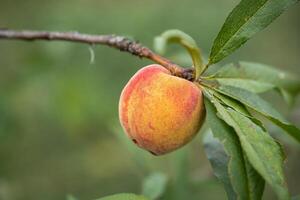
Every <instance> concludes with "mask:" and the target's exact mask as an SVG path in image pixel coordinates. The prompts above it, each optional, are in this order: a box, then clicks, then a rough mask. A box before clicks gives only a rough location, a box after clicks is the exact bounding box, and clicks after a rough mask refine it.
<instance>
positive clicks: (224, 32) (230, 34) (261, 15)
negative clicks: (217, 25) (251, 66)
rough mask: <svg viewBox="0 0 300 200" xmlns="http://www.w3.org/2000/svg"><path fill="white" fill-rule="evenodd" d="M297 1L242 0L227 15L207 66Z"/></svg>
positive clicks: (243, 41) (227, 53)
mask: <svg viewBox="0 0 300 200" xmlns="http://www.w3.org/2000/svg"><path fill="white" fill-rule="evenodd" d="M296 2H298V0H242V1H241V2H240V3H239V4H238V5H237V6H236V7H235V8H234V9H233V10H232V12H231V13H230V14H229V16H228V17H227V19H226V21H225V23H224V25H223V27H222V28H221V31H220V32H219V34H218V36H217V38H216V39H215V41H214V43H213V46H212V50H211V53H210V58H209V64H214V63H217V62H219V61H220V60H222V59H223V58H224V57H226V56H228V55H229V54H230V53H232V52H233V51H235V50H236V49H237V48H239V47H240V46H241V45H242V44H244V43H245V42H246V41H247V40H249V39H250V38H251V37H252V36H253V35H254V34H255V33H257V32H259V31H261V30H262V29H264V28H265V27H267V26H268V25H269V24H270V23H271V22H272V21H273V20H275V19H276V18H277V17H278V16H279V15H280V14H281V13H282V12H283V11H284V10H286V9H287V8H288V7H289V6H290V5H292V4H294V3H296Z"/></svg>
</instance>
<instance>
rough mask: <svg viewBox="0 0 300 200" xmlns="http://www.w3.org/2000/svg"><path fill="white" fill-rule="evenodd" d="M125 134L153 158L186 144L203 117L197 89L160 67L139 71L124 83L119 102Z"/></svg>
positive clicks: (194, 133) (196, 130)
mask: <svg viewBox="0 0 300 200" xmlns="http://www.w3.org/2000/svg"><path fill="white" fill-rule="evenodd" d="M119 117H120V121H121V124H122V126H123V128H124V130H125V132H126V134H127V135H128V136H129V138H131V140H132V141H133V142H134V143H136V144H137V145H138V146H139V147H141V148H143V149H146V150H147V151H149V152H151V153H152V154H154V155H162V154H165V153H168V152H171V151H173V150H175V149H177V148H179V147H181V146H183V145H184V144H186V143H187V142H189V141H190V140H191V139H192V138H193V137H194V136H195V135H196V133H197V132H198V131H199V129H200V127H201V126H202V123H203V121H204V118H205V109H204V105H203V95H202V92H201V89H199V88H198V87H197V86H196V85H195V84H193V83H192V82H190V81H187V80H185V79H183V78H179V77H176V76H173V75H171V74H170V72H169V71H168V70H166V69H165V68H163V67H162V66H160V65H149V66H146V67H144V68H142V69H140V70H139V71H138V72H137V73H136V74H135V75H134V76H133V77H132V78H131V79H130V80H129V82H128V83H127V85H126V86H125V88H124V89H123V91H122V94H121V97H120V102H119Z"/></svg>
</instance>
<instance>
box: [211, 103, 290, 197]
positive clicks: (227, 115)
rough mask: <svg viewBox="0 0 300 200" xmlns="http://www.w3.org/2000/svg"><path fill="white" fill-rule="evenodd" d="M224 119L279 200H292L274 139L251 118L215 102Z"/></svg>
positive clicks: (278, 147)
mask: <svg viewBox="0 0 300 200" xmlns="http://www.w3.org/2000/svg"><path fill="white" fill-rule="evenodd" d="M213 103H214V105H215V106H216V108H217V111H218V113H219V114H220V116H221V117H222V119H223V120H224V121H225V122H226V123H227V124H229V125H230V126H231V127H233V128H234V130H235V131H236V133H237V135H238V136H239V139H240V142H241V145H242V148H243V150H244V151H245V153H246V155H247V158H248V159H249V161H250V163H251V165H252V166H253V167H254V168H255V169H256V170H257V171H258V172H259V173H260V175H261V176H262V177H263V178H264V179H265V180H266V181H267V182H268V184H270V186H271V187H272V188H273V190H274V192H275V193H276V194H277V196H278V198H279V199H282V200H288V199H289V198H290V196H289V192H288V189H287V186H286V182H285V178H284V174H283V156H282V153H281V148H280V146H279V145H278V144H277V143H276V142H275V141H274V140H273V138H272V137H271V136H270V135H269V134H268V133H266V132H265V131H263V130H262V129H261V127H259V126H257V125H256V124H255V123H253V122H252V121H251V120H250V119H249V118H247V117H245V116H244V115H242V114H240V113H238V112H236V111H234V110H232V109H226V108H225V107H223V106H222V105H221V104H220V103H218V102H217V101H213Z"/></svg>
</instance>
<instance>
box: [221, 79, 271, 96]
mask: <svg viewBox="0 0 300 200" xmlns="http://www.w3.org/2000/svg"><path fill="white" fill-rule="evenodd" d="M216 80H217V81H218V82H219V83H220V84H221V85H228V86H238V87H239V88H243V89H245V90H249V91H250V92H254V93H263V92H266V91H269V90H271V89H274V88H275V86H274V85H273V84H270V83H265V82H260V81H255V80H247V79H241V78H217V79H216Z"/></svg>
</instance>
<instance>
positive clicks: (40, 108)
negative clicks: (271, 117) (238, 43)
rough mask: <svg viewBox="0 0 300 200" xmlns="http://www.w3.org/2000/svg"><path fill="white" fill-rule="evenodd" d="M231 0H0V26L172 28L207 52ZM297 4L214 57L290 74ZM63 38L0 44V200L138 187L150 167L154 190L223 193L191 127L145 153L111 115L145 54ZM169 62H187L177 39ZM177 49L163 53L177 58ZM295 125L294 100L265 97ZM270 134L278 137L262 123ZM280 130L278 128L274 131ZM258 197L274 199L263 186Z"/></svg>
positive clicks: (134, 33) (299, 40) (294, 185)
mask: <svg viewBox="0 0 300 200" xmlns="http://www.w3.org/2000/svg"><path fill="white" fill-rule="evenodd" d="M238 2H239V1H238V0H220V1H211V0H185V1H182V0H181V1H180V0H151V1H146V0H114V1H112V0H90V1H84V0H73V1H70V0H60V1H53V0H48V1H41V0H26V1H21V0H0V27H8V28H13V29H37V30H44V29H45V30H58V31H70V30H74V31H75V30H76V31H80V32H86V33H91V34H111V33H115V34H119V35H126V36H130V37H133V38H135V39H138V40H139V41H141V42H142V43H143V44H145V45H146V46H149V47H152V42H153V38H154V36H157V35H159V34H160V33H161V32H163V31H165V30H166V29H173V28H176V29H180V30H183V31H185V32H187V33H188V34H190V35H191V36H192V37H194V38H195V40H196V41H197V42H198V44H199V45H200V47H201V48H202V51H203V52H204V53H205V54H206V55H207V54H208V53H209V50H210V47H211V44H212V42H213V39H214V38H215V36H216V35H217V33H218V31H219V30H220V27H221V25H222V23H223V22H224V21H225V18H226V16H227V15H228V13H229V12H230V11H231V9H232V8H233V7H234V6H235V5H236V4H237V3H238ZM299 19H300V5H299V4H298V5H296V6H294V7H293V8H291V9H289V10H288V11H287V12H285V13H284V14H283V15H282V16H281V17H279V18H278V19H277V20H276V21H275V22H274V23H273V24H271V25H270V26H269V27H268V28H267V29H265V30H264V31H263V32H261V33H259V34H258V35H256V37H255V38H253V39H252V40H250V41H249V42H248V43H247V44H246V45H244V46H243V47H242V48H241V49H240V50H238V51H237V52H235V53H234V54H233V55H232V56H229V57H228V58H226V59H225V60H224V61H223V63H228V62H233V61H237V60H245V61H255V62H261V63H265V64H269V65H273V66H276V67H278V68H281V69H284V70H287V71H291V72H293V73H295V74H299V75H300V67H299V66H300V57H299V54H300V37H299V36H300V26H299ZM93 49H94V51H95V56H96V57H95V62H94V63H90V53H89V46H88V45H83V44H74V43H67V42H44V41H39V42H20V41H7V40H6V41H5V40H1V41H0V200H26V199H43V200H48V199H49V200H50V199H51V200H53V199H55V200H59V199H65V197H66V195H67V194H72V195H74V196H76V197H78V198H79V199H82V200H83V199H87V200H89V199H95V198H99V197H102V196H105V195H109V194H113V193H119V192H134V193H140V192H141V183H142V181H143V179H144V177H146V176H148V175H149V174H151V173H153V172H156V171H159V172H163V173H165V174H166V175H167V177H168V181H169V186H168V190H167V194H166V195H165V196H164V197H163V198H162V199H172V200H176V199H178V200H182V199H189V200H193V199H212V200H213V199H226V196H225V192H224V190H223V188H222V185H221V184H220V183H219V182H218V181H217V180H216V178H215V177H214V176H213V173H212V170H211V167H210V164H209V162H208V160H207V159H206V157H205V154H204V152H203V146H202V142H201V138H202V134H199V135H198V136H197V137H196V138H195V140H193V142H192V143H190V144H188V145H187V146H186V147H184V148H182V149H180V150H178V151H176V152H174V153H171V154H168V155H165V156H161V157H155V156H152V155H151V154H149V153H147V152H144V151H142V150H140V149H138V148H137V147H135V146H134V145H133V144H131V142H130V141H129V140H127V139H126V138H125V136H124V133H123V131H122V129H121V127H120V125H119V122H118V98H119V95H120V92H121V90H122V87H123V86H124V84H125V83H126V82H127V81H128V79H129V78H130V77H131V76H132V75H133V74H134V73H135V72H136V71H137V70H138V69H139V68H141V67H142V66H144V65H146V64H149V63H151V62H149V61H147V60H141V59H138V58H137V57H133V56H131V55H129V54H126V53H121V52H118V51H117V50H115V49H111V48H108V47H105V46H95V47H93ZM169 50H170V52H171V53H169V56H171V57H172V58H173V59H174V61H177V62H178V63H180V64H183V65H188V64H189V60H188V59H187V57H186V54H184V53H181V52H182V50H181V48H179V47H178V46H174V48H172V49H171V48H170V49H169ZM176 54H178V55H177V56H175V57H174V56H173V55H176ZM266 98H269V99H270V100H271V103H273V104H274V105H275V106H276V108H278V109H279V110H281V111H282V112H283V113H285V114H286V115H287V117H288V118H289V119H290V120H291V121H292V122H293V123H294V124H296V125H297V126H299V125H300V123H299V121H300V101H299V98H298V101H297V103H296V105H295V107H294V108H292V109H291V108H288V106H287V105H286V104H285V103H284V102H283V101H282V99H281V98H280V97H279V95H277V94H276V93H271V94H267V95H266ZM269 128H270V129H269V130H270V131H271V132H272V133H273V134H275V135H279V134H280V135H282V134H281V131H280V130H278V129H276V128H275V127H271V126H270V127H269ZM279 137H280V136H279ZM280 141H281V142H282V143H283V144H284V146H285V150H286V154H287V159H286V162H285V164H286V166H285V170H286V175H287V178H288V184H289V188H290V191H291V193H292V194H293V195H295V194H299V193H300V188H299V185H300V172H299V169H300V159H299V155H300V148H299V145H296V144H295V143H293V141H292V140H291V139H290V138H288V137H285V136H284V137H280ZM264 198H265V199H274V195H273V192H272V191H271V190H270V189H269V188H268V187H267V189H266V191H265V194H264Z"/></svg>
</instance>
